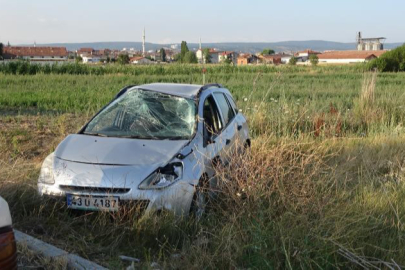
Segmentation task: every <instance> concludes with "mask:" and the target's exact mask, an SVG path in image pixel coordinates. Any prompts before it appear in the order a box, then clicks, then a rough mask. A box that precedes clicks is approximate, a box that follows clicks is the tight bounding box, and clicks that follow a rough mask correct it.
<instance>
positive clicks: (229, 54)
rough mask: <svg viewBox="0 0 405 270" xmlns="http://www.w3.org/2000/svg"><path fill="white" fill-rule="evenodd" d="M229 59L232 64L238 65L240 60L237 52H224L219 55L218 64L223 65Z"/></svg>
mask: <svg viewBox="0 0 405 270" xmlns="http://www.w3.org/2000/svg"><path fill="white" fill-rule="evenodd" d="M228 59H229V60H230V62H232V63H234V64H236V63H237V59H238V54H237V53H236V52H232V51H224V52H220V53H218V62H219V63H222V62H224V61H226V60H228Z"/></svg>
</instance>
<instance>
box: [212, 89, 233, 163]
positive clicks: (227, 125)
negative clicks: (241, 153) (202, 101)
mask: <svg viewBox="0 0 405 270" xmlns="http://www.w3.org/2000/svg"><path fill="white" fill-rule="evenodd" d="M213 96H214V98H215V101H216V103H217V106H218V108H219V110H220V113H221V117H222V122H223V125H224V128H223V130H222V132H221V137H222V140H223V141H224V142H225V145H224V146H223V148H222V149H221V153H220V156H221V159H222V160H223V162H224V164H228V163H229V162H230V161H231V159H232V157H233V155H234V153H235V150H236V147H237V143H238V142H237V127H236V126H237V125H236V119H235V112H234V110H233V108H232V107H231V106H230V104H229V102H228V100H227V98H226V97H225V93H223V92H214V94H213Z"/></svg>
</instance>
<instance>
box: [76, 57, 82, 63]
mask: <svg viewBox="0 0 405 270" xmlns="http://www.w3.org/2000/svg"><path fill="white" fill-rule="evenodd" d="M75 61H76V63H81V62H83V58H82V57H81V56H80V55H78V56H76V58H75Z"/></svg>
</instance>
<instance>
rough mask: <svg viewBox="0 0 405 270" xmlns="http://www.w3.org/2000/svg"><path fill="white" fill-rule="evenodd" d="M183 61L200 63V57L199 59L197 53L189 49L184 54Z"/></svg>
mask: <svg viewBox="0 0 405 270" xmlns="http://www.w3.org/2000/svg"><path fill="white" fill-rule="evenodd" d="M182 62H183V63H189V64H194V63H198V59H197V56H196V55H195V53H193V52H190V51H188V52H186V54H185V55H184V58H183V60H182Z"/></svg>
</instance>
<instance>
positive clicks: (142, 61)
mask: <svg viewBox="0 0 405 270" xmlns="http://www.w3.org/2000/svg"><path fill="white" fill-rule="evenodd" d="M129 62H130V63H131V64H136V65H148V64H152V63H153V62H152V61H151V60H149V59H148V58H146V57H143V56H135V57H132V58H130V59H129Z"/></svg>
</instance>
